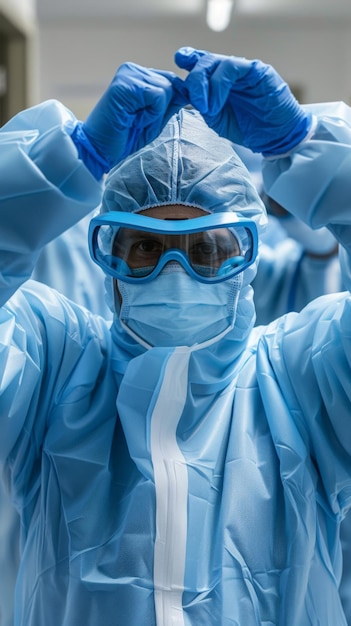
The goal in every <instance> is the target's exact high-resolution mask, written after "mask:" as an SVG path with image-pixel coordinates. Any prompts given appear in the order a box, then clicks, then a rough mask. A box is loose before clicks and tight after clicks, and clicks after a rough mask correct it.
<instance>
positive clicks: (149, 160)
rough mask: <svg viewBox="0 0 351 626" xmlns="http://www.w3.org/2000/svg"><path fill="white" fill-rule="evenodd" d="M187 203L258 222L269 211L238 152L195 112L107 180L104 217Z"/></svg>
mask: <svg viewBox="0 0 351 626" xmlns="http://www.w3.org/2000/svg"><path fill="white" fill-rule="evenodd" d="M169 204H182V205H186V206H193V207H198V208H200V209H203V210H204V211H207V212H208V213H217V212H223V211H233V212H235V213H237V214H238V215H240V216H242V217H245V218H251V219H253V220H255V222H256V224H257V226H258V228H259V230H260V227H261V226H263V225H264V224H265V223H266V212H265V208H264V205H263V203H262V201H261V200H260V197H259V195H258V193H257V191H256V188H255V186H254V184H253V181H252V179H251V176H250V174H249V172H248V170H247V169H246V167H245V166H244V164H243V163H242V161H241V160H240V158H239V157H238V155H237V154H236V153H235V151H234V149H233V145H232V144H231V143H230V142H229V141H227V140H226V139H223V138H222V137H219V136H218V135H217V133H215V132H214V131H213V130H212V129H210V128H209V127H208V126H207V124H206V123H205V121H204V119H203V118H202V117H201V115H200V114H199V113H198V112H197V111H195V110H193V109H187V108H185V109H181V110H180V111H179V112H178V113H177V114H176V115H174V116H173V117H172V118H171V119H170V120H169V121H168V123H167V124H166V126H165V127H164V129H163V131H162V133H161V134H160V135H159V136H158V137H157V139H155V140H154V141H153V142H152V143H150V144H148V145H146V146H145V147H144V148H142V149H141V150H139V151H138V152H136V153H134V154H133V155H131V156H129V157H127V158H126V159H125V160H124V161H122V162H121V163H119V164H118V165H117V166H116V167H115V168H114V169H113V170H111V172H110V174H109V175H108V177H107V178H106V186H105V192H104V196H103V202H102V206H101V211H102V212H108V211H126V212H128V213H137V212H139V211H143V210H144V209H147V208H150V207H155V206H162V205H169Z"/></svg>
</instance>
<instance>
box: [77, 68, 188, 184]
mask: <svg viewBox="0 0 351 626" xmlns="http://www.w3.org/2000/svg"><path fill="white" fill-rule="evenodd" d="M186 104H188V96H187V92H186V89H185V87H184V82H183V81H182V80H181V79H180V78H179V77H178V76H176V74H174V73H173V72H166V71H161V70H154V69H147V68H145V67H142V66H139V65H136V64H134V63H124V64H123V65H121V66H120V67H119V69H118V70H117V72H116V74H115V76H114V78H113V80H112V82H111V84H110V86H109V87H108V89H107V90H106V91H105V93H104V94H103V96H102V97H101V99H100V100H99V101H98V103H97V104H96V106H95V107H94V109H93V110H92V112H91V113H90V114H89V116H88V118H87V119H86V121H85V122H84V123H81V122H79V123H78V124H77V126H76V127H75V129H74V131H73V133H72V135H71V137H72V139H73V141H74V142H75V144H76V146H77V147H78V151H79V153H80V156H81V158H82V159H83V160H84V161H85V163H86V165H87V166H88V167H89V168H90V169H91V171H93V170H94V169H95V171H93V173H94V174H95V175H96V177H97V178H98V177H99V173H100V175H102V173H103V172H107V171H109V170H110V169H111V168H112V167H113V166H114V165H116V164H117V163H118V162H119V161H121V160H122V159H124V158H125V157H126V156H128V155H129V154H131V153H132V152H135V151H136V150H139V149H140V148H142V147H143V146H144V145H145V144H147V143H150V142H151V141H152V140H153V139H155V138H156V137H157V136H158V135H159V134H160V132H161V130H162V128H163V126H164V125H165V124H166V122H167V121H168V119H169V118H170V117H171V116H172V115H173V114H174V113H176V112H177V111H178V110H179V109H180V108H181V107H182V106H184V105H186Z"/></svg>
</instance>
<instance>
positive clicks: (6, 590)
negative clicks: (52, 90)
mask: <svg viewBox="0 0 351 626" xmlns="http://www.w3.org/2000/svg"><path fill="white" fill-rule="evenodd" d="M55 106H56V107H57V106H60V105H55ZM55 106H54V103H51V106H50V109H49V115H47V116H46V117H45V111H44V113H43V119H42V120H41V126H40V128H38V129H37V131H38V132H39V133H40V135H42V134H44V132H46V131H49V132H51V134H52V135H53V134H54V129H53V128H51V124H52V123H53V120H52V115H53V112H52V111H54V109H55ZM41 108H43V107H40V108H37V107H35V108H33V109H32V110H31V111H25V112H23V113H21V114H20V115H18V116H17V117H16V119H15V120H14V121H11V122H10V123H9V124H8V125H6V126H5V127H4V128H3V129H2V135H1V140H2V141H1V143H2V147H1V151H2V160H1V166H2V168H3V167H4V165H5V163H6V161H7V158H8V156H7V150H11V151H13V150H16V146H17V150H18V153H19V155H18V156H20V153H21V152H22V153H23V154H26V158H27V162H26V167H27V176H28V178H29V180H30V177H32V179H33V183H34V181H38V179H39V178H42V176H43V174H42V172H41V171H40V167H39V168H38V167H37V163H36V161H35V160H33V162H32V163H31V160H32V152H31V151H30V148H31V147H32V146H33V144H34V141H31V140H29V141H28V129H29V130H30V119H31V118H32V117H33V116H34V112H36V113H38V112H39V111H40V109H41ZM45 108H46V107H45ZM51 109H52V111H51ZM62 114H63V109H62V108H61V107H60V110H59V116H60V117H59V118H58V119H59V120H60V124H61V123H62V122H61V116H62ZM66 115H67V117H68V119H71V120H72V121H74V120H73V118H72V117H71V114H70V113H68V112H67V113H66ZM50 116H51V118H50ZM56 122H57V120H56ZM36 126H38V124H36ZM46 126H47V128H46ZM28 127H29V128H28ZM9 128H11V130H15V129H18V131H21V130H23V133H24V135H23V137H22V138H21V137H20V136H17V137H15V136H14V135H12V140H11V141H9V140H10V136H9V135H7V141H6V142H5V139H6V137H5V132H6V133H8V131H9ZM31 130H33V129H31ZM34 130H36V129H35V128H34ZM38 132H37V133H36V139H35V141H36V142H37V141H38V139H39V138H40V139H41V137H39V134H38ZM56 132H57V130H56ZM64 138H65V139H66V135H64ZM51 141H52V139H50V142H51ZM50 142H47V144H45V145H44V146H43V145H42V146H41V151H42V153H44V154H45V151H46V150H50ZM69 145H70V144H69ZM27 146H28V148H29V150H27ZM26 150H27V152H25V151H26ZM41 156H42V155H41ZM73 159H74V162H75V163H76V155H75V154H74V152H73ZM8 180H9V181H13V185H14V188H13V190H12V194H15V193H17V189H18V181H17V180H14V176H13V174H11V175H10V178H9V179H8ZM33 183H32V186H31V187H30V190H29V191H30V196H31V195H32V192H33V186H34V185H33ZM47 183H48V184H47V189H46V190H44V185H43V189H42V195H43V200H41V199H40V198H41V196H40V195H39V196H38V197H37V198H36V200H35V202H36V208H37V209H38V210H39V208H40V206H41V205H42V207H43V209H42V210H45V208H46V204H47V203H48V201H49V202H50V195H51V194H52V196H53V197H54V198H55V197H56V201H58V202H60V203H62V205H65V204H68V203H69V202H70V198H71V195H72V199H73V194H71V193H69V194H68V196H67V197H65V196H64V195H63V194H62V196H61V198H60V199H59V198H58V195H59V194H58V189H57V188H56V187H55V186H53V185H50V181H49V180H48V181H47ZM90 188H91V182H90V181H89V183H88V193H89V189H90ZM22 193H23V192H21V193H19V195H18V197H16V198H15V201H16V204H18V203H19V202H21V201H22ZM79 193H81V192H80V190H79ZM95 194H96V192H95ZM44 195H45V198H44ZM48 199H49V200H48ZM96 199H97V201H98V195H97V194H96ZM87 202H88V203H90V199H89V196H87ZM28 203H29V199H28V198H26V205H27V204H28ZM94 213H95V210H94V211H92V212H91V213H89V214H88V215H86V216H84V217H83V218H82V219H80V220H79V222H77V223H76V224H74V225H73V226H72V227H70V228H69V229H68V230H66V231H65V232H64V233H62V234H61V235H60V236H59V237H57V238H55V239H54V240H53V241H51V242H49V243H48V244H47V245H46V246H45V247H44V248H43V249H42V251H41V253H40V256H39V258H38V261H37V262H36V265H35V269H34V271H33V274H32V278H33V279H35V280H38V281H40V282H43V283H45V284H47V285H49V286H51V287H53V288H54V289H57V290H58V291H60V293H63V294H64V295H66V296H67V297H68V298H70V299H71V300H74V301H75V302H77V303H79V304H81V305H83V306H86V307H87V308H88V309H89V310H90V311H92V312H94V313H96V314H99V315H102V316H103V317H105V318H106V319H110V318H111V310H110V308H109V307H108V305H107V303H106V300H105V287H104V274H103V272H102V270H101V269H100V268H99V267H98V266H97V265H96V264H95V263H93V261H92V259H91V258H90V255H89V250H88V246H87V236H88V235H87V233H88V226H89V223H90V220H91V217H92V216H93V214H94ZM0 511H1V513H0V519H1V522H0V571H2V572H3V575H2V576H1V581H0V624H1V626H11V625H12V624H13V601H12V600H11V598H12V596H13V590H14V586H15V581H16V577H17V568H18V560H19V550H18V547H19V533H20V528H19V516H18V514H17V512H16V511H15V510H14V508H13V505H12V502H11V499H10V497H9V495H8V493H7V490H6V489H5V486H4V485H3V483H2V481H1V482H0ZM5 572H6V575H5Z"/></svg>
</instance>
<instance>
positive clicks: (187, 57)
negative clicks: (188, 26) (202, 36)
mask: <svg viewBox="0 0 351 626" xmlns="http://www.w3.org/2000/svg"><path fill="white" fill-rule="evenodd" d="M205 54H208V53H207V52H205V50H195V48H191V47H189V46H183V47H182V48H179V49H178V50H177V52H176V53H175V55H174V61H175V63H176V65H178V67H180V68H181V69H182V70H188V71H191V70H192V69H193V67H195V65H196V63H197V62H198V60H199V59H200V58H201V57H203V56H204V55H205Z"/></svg>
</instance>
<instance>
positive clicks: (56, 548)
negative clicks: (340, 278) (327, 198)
mask: <svg viewBox="0 0 351 626" xmlns="http://www.w3.org/2000/svg"><path fill="white" fill-rule="evenodd" d="M62 115H63V117H64V114H62ZM328 124H329V121H328V119H327V118H326V119H324V118H323V116H322V117H321V120H320V122H319V127H318V128H320V129H321V131H324V129H325V128H328ZM58 125H59V124H58ZM341 127H342V125H341V124H340V122H339V132H341V130H340V129H341ZM349 127H351V124H350V126H349ZM318 128H317V130H316V132H318ZM344 128H345V133H346V135H347V132H348V131H347V128H348V126H347V124H345V127H344ZM64 130H65V126H64V123H62V125H61V126H60V128H59V129H58V131H57V134H58V135H59V136H60V137H62V136H63V135H64ZM349 137H350V138H351V134H350V133H349ZM332 139H333V137H332V136H331V139H330V140H329V141H328V144H329V145H328V148H329V152H330V153H332V152H333V150H335V151H336V152H337V151H338V150H339V147H340V146H339V144H338V143H335V145H334V144H333V141H332ZM46 141H50V133H49V134H48V136H47V137H46ZM69 141H70V140H69V138H68V137H67V143H69ZM314 141H315V144H316V145H315V147H314V148H312V150H310V151H309V148H308V146H307V144H306V146H301V147H300V148H299V149H298V150H297V151H296V152H295V153H294V154H292V155H291V156H290V157H286V158H282V159H280V160H279V162H278V163H277V162H276V161H272V162H268V163H267V166H266V168H267V169H266V175H267V179H268V182H269V185H270V186H271V187H272V191H273V192H274V193H276V195H277V196H279V195H280V191H281V190H280V188H279V177H280V175H281V174H282V171H284V173H286V174H287V175H288V174H289V173H291V176H292V177H293V176H294V169H295V164H296V161H297V166H298V165H299V159H300V154H301V153H302V152H303V151H304V150H305V152H307V156H308V158H310V159H311V167H312V169H313V166H314V167H315V168H316V177H318V176H319V172H318V164H317V163H316V161H318V159H315V158H314V157H315V154H316V152H317V150H318V146H319V141H318V140H317V139H316V140H312V141H311V144H313V142H314ZM63 143H64V145H62V144H61V145H58V144H60V142H57V141H56V139H55V138H54V137H53V149H54V146H55V152H56V154H62V155H63V156H64V152H65V150H66V149H68V150H69V147H68V145H67V144H65V142H63ZM322 143H323V142H322ZM345 155H346V151H345V152H344V158H347V156H345ZM329 158H332V157H329ZM304 160H306V158H304ZM57 161H58V159H55V161H53V162H52V163H50V168H52V169H53V170H54V169H55V164H56V163H57ZM62 161H63V162H64V159H62V160H61V159H60V160H59V163H61V162H62ZM308 165H309V163H308ZM70 168H71V170H70V171H71V174H72V176H73V178H74V174H75V173H77V174H78V173H79V174H80V175H81V176H83V175H84V176H86V177H87V179H88V180H89V181H90V183H91V185H92V186H93V185H96V183H93V181H92V178H89V174H88V173H87V172H83V171H82V170H83V169H84V168H83V165H80V164H78V163H76V164H75V165H74V164H73V160H72V161H71V163H70ZM68 169H69V168H68V166H67V170H66V178H65V180H71V177H70V176H69V171H68ZM298 169H299V167H298ZM307 169H308V168H307ZM17 171H18V169H17ZM312 173H313V172H312ZM332 173H334V170H333V172H331V171H330V175H331V176H332ZM300 176H303V170H302V171H301V172H300ZM309 176H311V172H310V173H309ZM59 180H60V181H61V182H62V179H60V178H59ZM312 180H313V176H312ZM71 182H72V185H71V184H70V185H68V187H67V198H68V195H69V193H72V196H73V198H74V200H75V204H78V205H79V207H77V209H78V208H82V207H83V204H84V202H85V203H86V205H89V206H87V208H86V212H88V211H89V210H91V208H92V207H91V201H92V202H93V203H94V202H95V200H94V198H92V199H91V201H90V202H89V201H88V195H86V192H87V189H86V187H85V186H83V188H82V189H81V191H82V193H81V195H80V197H79V200H78V199H77V197H76V196H75V185H74V180H73V179H72V180H71ZM44 183H45V184H46V185H47V180H45V181H44V180H43V185H44ZM273 188H274V189H273ZM294 188H295V189H297V186H296V185H294ZM301 188H302V185H300V186H299V188H298V189H301ZM283 189H286V184H284V185H283ZM94 191H95V193H96V192H97V189H96V186H95V187H94ZM92 195H93V194H92ZM271 195H272V197H274V195H273V193H272V194H271ZM95 197H96V196H95ZM2 199H3V200H4V202H2V204H1V207H2V217H3V218H4V220H5V222H4V223H5V226H6V229H5V234H4V236H2V235H1V244H2V247H5V251H6V254H5V255H3V254H2V255H1V264H2V268H1V270H2V276H3V278H2V288H1V293H2V295H3V302H4V304H3V307H2V309H1V313H0V316H1V317H0V319H1V339H0V355H1V374H0V380H1V384H0V407H1V409H0V415H1V425H0V427H1V437H0V458H1V460H2V462H4V463H5V464H6V468H7V473H8V476H9V481H10V484H11V488H12V491H13V494H14V498H15V500H16V503H17V507H18V509H19V511H20V514H21V519H22V528H23V552H22V564H21V567H20V572H19V577H18V583H17V589H16V615H15V625H16V626H32V625H33V626H34V625H35V626H37V625H38V624H51V625H53V626H56V625H57V626H73V625H76V624H86V625H88V626H92V625H94V626H95V625H96V624H101V623H103V624H105V625H106V626H116V625H118V626H119V625H120V626H122V625H123V626H124V625H126V624H128V626H140V624H147V625H148V626H152V625H153V624H157V625H158V626H160V625H167V626H168V625H171V624H172V626H174V625H177V626H178V625H179V626H182V625H184V626H189V625H196V626H197V625H198V624H208V625H211V626H212V625H213V624H221V625H222V626H229V625H230V626H233V625H236V626H238V625H243V624H245V626H257V625H258V624H264V625H265V626H268V625H273V624H275V625H278V624H279V626H283V625H286V626H297V625H298V626H301V625H302V624H303V625H306V626H307V625H308V624H311V625H312V624H313V625H315V624H316V623H320V624H325V625H327V624H338V625H340V626H342V625H344V624H346V621H345V618H344V616H343V612H342V607H341V603H340V598H339V594H338V583H339V578H340V564H341V561H340V545H339V541H338V532H339V524H340V521H341V519H342V518H343V515H344V514H345V511H346V510H347V508H348V506H349V504H350V497H351V477H350V466H351V459H350V454H351V440H350V436H349V432H350V429H349V426H348V420H349V415H350V393H351V383H350V376H349V360H350V354H351V345H350V333H349V323H350V317H351V301H350V297H349V294H348V293H340V294H335V295H330V296H325V297H322V298H320V299H317V300H315V301H314V302H313V303H311V304H310V305H309V306H308V307H307V308H305V309H304V310H303V311H302V312H301V313H300V314H288V315H286V316H284V317H282V318H280V319H278V320H277V321H276V322H273V323H272V324H270V325H269V326H267V327H260V328H258V329H253V326H254V323H255V314H254V306H253V299H252V288H251V286H250V282H251V280H252V279H253V276H254V268H252V267H251V268H248V269H247V270H245V272H244V276H243V282H242V287H241V291H240V297H239V301H238V306H237V311H236V320H235V325H234V327H233V329H232V330H231V331H230V332H228V333H227V334H226V335H225V336H224V337H222V339H221V340H220V341H216V340H214V341H213V342H212V343H211V342H210V343H209V344H208V345H206V346H204V347H201V346H190V347H189V346H180V347H176V348H157V347H155V348H151V349H146V348H145V347H143V346H142V345H141V344H139V343H138V342H136V341H135V340H134V339H133V338H132V337H131V336H130V335H129V334H128V333H127V332H126V331H125V330H124V328H123V327H122V326H121V325H120V323H119V319H118V311H117V312H116V314H115V317H114V322H113V324H112V327H111V329H110V327H109V325H108V324H107V323H106V322H105V321H104V320H103V319H102V318H100V317H96V316H94V315H92V314H90V313H89V312H88V311H87V310H86V309H82V308H81V307H79V306H78V305H75V304H74V303H72V302H70V301H68V300H67V299H66V298H65V297H63V296H61V295H59V294H58V293H57V292H55V291H53V290H51V289H50V288H48V287H46V286H45V285H41V284H39V283H36V282H33V281H28V282H26V283H24V284H23V285H22V286H21V287H20V284H21V283H23V281H24V280H25V278H26V277H28V276H29V275H30V271H31V267H30V266H33V265H34V261H35V259H36V247H37V246H40V245H41V243H46V238H47V233H48V232H49V235H50V233H51V234H53V233H54V232H56V234H57V231H58V230H59V229H60V227H61V228H63V229H64V228H65V227H67V221H69V218H68V215H67V213H66V211H65V210H62V208H61V210H60V211H57V214H54V211H55V206H53V205H52V204H51V205H50V211H49V213H50V215H47V216H46V219H45V220H38V221H35V220H34V219H33V215H34V214H35V210H36V207H35V202H33V203H29V204H28V206H27V207H26V211H25V210H24V207H23V208H21V207H18V210H17V212H16V223H15V220H14V218H13V216H12V213H13V204H12V203H11V199H10V200H8V199H7V197H6V194H4V196H3V198H2ZM310 199H311V200H313V197H312V196H310ZM319 202H322V200H321V196H320V194H319V195H318V198H317V202H315V203H314V206H313V209H311V213H310V210H309V207H310V206H311V205H310V204H309V203H308V204H307V203H305V210H306V215H307V218H309V217H310V215H312V221H316V222H319V221H320V220H322V221H323V222H324V223H325V224H329V221H328V220H330V223H331V224H332V227H333V230H334V231H335V230H337V233H336V234H337V235H338V239H339V240H340V243H341V244H344V245H345V246H347V242H348V239H349V234H350V228H349V227H348V224H349V223H350V218H349V216H348V212H347V211H346V210H345V206H344V205H343V203H342V202H341V203H336V204H334V205H332V206H333V213H332V215H330V203H328V207H329V211H328V213H326V215H325V218H326V219H325V220H324V218H323V217H321V216H320V209H319V206H320V205H319ZM169 203H174V204H179V203H180V204H189V205H192V206H199V207H200V208H203V209H204V210H207V211H209V212H216V211H223V210H227V211H235V212H237V213H238V214H240V215H242V216H245V217H249V218H252V219H255V220H256V222H257V223H258V225H259V226H260V225H261V224H263V223H264V221H265V216H264V208H263V205H262V203H261V201H260V200H259V198H258V196H257V193H256V191H255V189H254V188H253V186H252V183H251V181H250V177H249V175H248V173H247V170H246V169H245V168H244V167H243V166H242V164H241V163H240V161H239V160H238V159H237V158H236V156H235V154H233V153H232V149H231V147H230V145H229V144H227V143H226V142H225V140H220V139H218V138H217V137H216V136H215V134H214V133H213V131H210V130H209V129H207V127H206V126H205V125H204V124H203V122H202V121H201V118H199V117H198V116H197V115H195V114H194V113H192V112H190V111H183V112H182V113H181V114H180V115H179V116H178V115H177V116H175V117H174V118H172V119H171V120H170V122H169V123H168V124H167V127H166V128H165V130H164V132H163V133H162V134H161V136H160V138H159V139H157V140H155V141H154V142H153V144H151V145H150V146H146V147H145V148H143V149H142V150H140V151H139V152H138V153H136V155H134V156H132V157H129V158H127V159H126V160H125V161H123V162H122V163H121V164H120V166H117V167H116V168H115V169H114V170H113V171H112V172H111V174H110V175H109V177H108V180H107V183H106V190H105V194H104V200H103V205H102V210H103V211H107V210H128V211H138V210H142V209H143V208H146V207H147V206H155V204H156V205H162V204H169ZM296 206H297V207H301V202H297V203H296ZM339 207H340V213H339ZM77 212H79V211H77ZM72 213H75V211H72ZM66 218H67V219H66ZM71 218H72V220H73V216H72V215H71ZM22 220H23V221H25V222H26V228H23V229H22V228H21V227H20V226H21V224H22ZM341 221H342V224H343V227H342V228H336V229H335V228H334V224H336V225H337V226H338V225H339V224H340V225H341ZM30 225H32V227H31V228H30ZM317 225H318V224H317ZM2 232H3V231H2V230H1V233H2ZM5 235H6V236H5ZM5 261H7V263H6V262H5ZM343 268H344V270H345V272H346V271H348V262H347V259H346V258H345V259H344V264H343ZM107 282H108V285H109V288H111V280H110V279H107ZM16 288H17V291H16ZM11 291H12V292H15V291H16V292H15V293H14V295H13V297H12V298H10V299H9V300H8V301H7V302H6V298H7V297H9V296H10V292H11ZM204 315H206V311H204ZM194 324H196V320H194Z"/></svg>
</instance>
